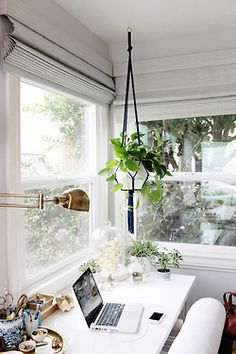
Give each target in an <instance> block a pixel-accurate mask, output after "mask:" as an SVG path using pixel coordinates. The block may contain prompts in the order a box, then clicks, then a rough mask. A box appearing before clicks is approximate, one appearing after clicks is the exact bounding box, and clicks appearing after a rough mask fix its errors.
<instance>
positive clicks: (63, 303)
mask: <svg viewBox="0 0 236 354" xmlns="http://www.w3.org/2000/svg"><path fill="white" fill-rule="evenodd" d="M56 302H57V305H58V307H59V309H60V310H61V311H63V312H66V311H70V310H71V309H72V308H73V307H74V299H73V298H72V297H71V296H69V295H59V296H57V297H56Z"/></svg>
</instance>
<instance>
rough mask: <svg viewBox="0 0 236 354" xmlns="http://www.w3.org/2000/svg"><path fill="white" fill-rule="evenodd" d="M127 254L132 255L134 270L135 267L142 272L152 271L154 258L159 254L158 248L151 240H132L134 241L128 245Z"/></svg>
mask: <svg viewBox="0 0 236 354" xmlns="http://www.w3.org/2000/svg"><path fill="white" fill-rule="evenodd" d="M127 255H128V256H130V257H131V262H132V263H133V270H134V271H135V267H136V268H137V270H139V271H142V272H144V271H150V270H151V268H152V259H155V258H156V257H157V256H158V249H157V247H156V245H155V244H154V243H152V242H151V241H147V240H138V241H133V240H132V243H130V245H129V246H128V247H127ZM138 268H139V269H138Z"/></svg>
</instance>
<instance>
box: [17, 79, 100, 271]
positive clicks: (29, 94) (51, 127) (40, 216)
mask: <svg viewBox="0 0 236 354" xmlns="http://www.w3.org/2000/svg"><path fill="white" fill-rule="evenodd" d="M94 120H95V106H94V105H92V104H91V105H89V104H85V103H82V102H80V101H78V99H76V98H74V97H71V96H67V95H65V94H61V93H54V92H51V91H50V90H48V89H42V88H40V87H37V86H34V85H32V84H29V83H26V82H24V81H22V82H21V184H22V189H24V191H25V192H26V193H27V194H29V193H30V194H36V195H37V194H38V193H39V192H43V193H44V194H45V196H46V197H48V198H49V199H50V198H51V197H52V196H54V195H58V194H60V193H62V192H63V191H66V190H67V189H69V188H72V187H77V188H82V189H84V190H85V191H86V192H87V193H88V194H89V195H90V198H91V193H93V184H94V171H93V168H92V167H91V161H92V157H93V154H94V151H93V149H95V146H96V144H95V141H96V140H95V131H94V129H91V126H95V124H91V122H94ZM92 142H93V143H92ZM92 218H93V214H92V213H91V212H89V213H83V212H82V213H79V212H75V211H68V210H67V209H64V208H60V207H55V206H54V205H53V204H52V203H47V204H46V206H45V210H43V211H39V210H37V209H28V210H26V211H25V222H24V229H25V250H26V272H27V276H28V277H30V276H33V275H34V274H35V273H38V272H41V271H43V270H46V269H47V270H48V269H49V267H51V266H55V265H56V264H59V263H60V262H65V261H66V260H67V261H69V260H70V259H71V257H73V256H76V254H77V253H78V252H79V251H81V250H83V249H85V248H87V247H88V245H89V235H90V233H91V225H92Z"/></svg>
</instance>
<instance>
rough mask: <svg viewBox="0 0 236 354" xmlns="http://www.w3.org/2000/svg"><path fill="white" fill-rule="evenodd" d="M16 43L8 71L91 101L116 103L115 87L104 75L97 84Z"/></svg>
mask: <svg viewBox="0 0 236 354" xmlns="http://www.w3.org/2000/svg"><path fill="white" fill-rule="evenodd" d="M15 41H16V46H15V48H14V50H13V51H12V52H11V53H10V54H9V56H8V57H7V58H5V61H4V69H5V70H9V71H14V72H15V73H17V74H19V75H20V76H22V77H25V78H28V79H36V80H37V81H38V82H41V83H43V84H50V85H51V86H52V85H53V86H54V87H55V88H58V89H60V88H63V89H66V90H67V91H68V92H70V93H73V94H78V95H79V96H81V97H83V98H85V99H88V100H92V101H97V102H100V103H106V104H109V103H111V102H112V101H113V99H114V96H115V92H114V84H113V81H112V79H111V78H110V77H109V76H108V75H105V74H103V73H102V72H101V74H100V77H98V80H94V79H93V78H90V77H89V76H88V75H86V74H84V73H80V72H79V71H77V70H74V69H73V68H70V67H69V66H68V65H65V64H63V63H60V62H59V61H57V60H55V59H53V58H51V57H49V56H47V55H45V54H43V53H41V52H39V51H37V50H35V49H33V48H31V47H29V46H27V45H26V44H23V43H21V42H20V41H18V40H15Z"/></svg>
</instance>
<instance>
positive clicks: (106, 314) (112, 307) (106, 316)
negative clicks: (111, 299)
mask: <svg viewBox="0 0 236 354" xmlns="http://www.w3.org/2000/svg"><path fill="white" fill-rule="evenodd" d="M124 307H125V304H113V303H108V304H106V305H105V307H104V310H103V312H102V314H101V316H100V318H99V320H98V321H97V323H96V324H97V325H99V326H112V327H115V326H117V324H118V322H119V319H120V316H121V314H122V311H123V309H124Z"/></svg>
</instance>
